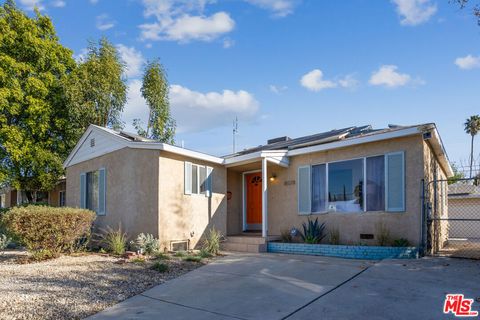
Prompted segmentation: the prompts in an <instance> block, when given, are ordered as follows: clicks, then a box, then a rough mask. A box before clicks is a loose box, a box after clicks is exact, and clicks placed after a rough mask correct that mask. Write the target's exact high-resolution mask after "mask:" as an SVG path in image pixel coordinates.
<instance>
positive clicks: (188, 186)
mask: <svg viewBox="0 0 480 320" xmlns="http://www.w3.org/2000/svg"><path fill="white" fill-rule="evenodd" d="M212 171H213V168H211V167H207V166H201V165H197V164H193V163H191V162H185V194H188V195H189V194H203V195H205V196H206V197H209V196H210V195H211V193H212V175H211V174H212Z"/></svg>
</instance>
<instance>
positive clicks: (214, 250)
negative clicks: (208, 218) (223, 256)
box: [202, 228, 222, 256]
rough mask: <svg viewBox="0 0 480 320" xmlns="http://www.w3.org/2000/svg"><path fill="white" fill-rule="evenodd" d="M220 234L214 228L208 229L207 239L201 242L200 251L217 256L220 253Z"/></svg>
mask: <svg viewBox="0 0 480 320" xmlns="http://www.w3.org/2000/svg"><path fill="white" fill-rule="evenodd" d="M221 238H222V234H221V233H220V231H218V230H217V229H215V228H212V229H210V231H209V232H208V234H207V238H206V239H205V241H204V242H203V247H202V250H203V251H205V252H208V253H210V254H212V255H214V256H215V255H217V254H218V253H219V252H220V239H221Z"/></svg>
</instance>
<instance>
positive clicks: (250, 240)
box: [227, 235, 266, 244]
mask: <svg viewBox="0 0 480 320" xmlns="http://www.w3.org/2000/svg"><path fill="white" fill-rule="evenodd" d="M227 242H229V243H243V244H265V243H266V241H265V238H262V237H256V236H242V235H238V236H227Z"/></svg>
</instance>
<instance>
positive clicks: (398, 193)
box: [385, 152, 405, 212]
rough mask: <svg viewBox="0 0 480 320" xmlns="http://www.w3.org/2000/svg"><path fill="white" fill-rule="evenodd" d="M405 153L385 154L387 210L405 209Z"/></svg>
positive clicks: (397, 210) (398, 210)
mask: <svg viewBox="0 0 480 320" xmlns="http://www.w3.org/2000/svg"><path fill="white" fill-rule="evenodd" d="M404 158H405V155H404V152H395V153H389V154H386V155H385V161H386V170H385V176H386V182H387V183H386V184H385V189H386V190H385V194H386V207H387V211H392V212H400V211H405V159H404Z"/></svg>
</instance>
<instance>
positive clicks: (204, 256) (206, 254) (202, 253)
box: [198, 249, 213, 258]
mask: <svg viewBox="0 0 480 320" xmlns="http://www.w3.org/2000/svg"><path fill="white" fill-rule="evenodd" d="M198 255H199V256H200V257H202V258H211V257H213V255H212V254H211V253H209V252H207V251H205V250H203V249H202V250H200V253H199V254H198Z"/></svg>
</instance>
